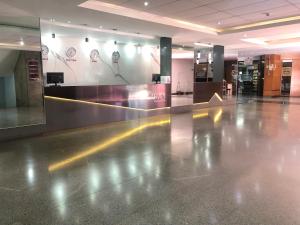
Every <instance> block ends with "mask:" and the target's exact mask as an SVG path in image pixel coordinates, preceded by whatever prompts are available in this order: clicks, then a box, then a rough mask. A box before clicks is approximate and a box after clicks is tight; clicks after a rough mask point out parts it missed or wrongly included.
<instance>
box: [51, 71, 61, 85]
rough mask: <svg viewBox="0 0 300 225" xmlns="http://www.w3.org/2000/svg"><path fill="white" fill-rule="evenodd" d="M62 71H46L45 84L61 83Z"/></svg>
mask: <svg viewBox="0 0 300 225" xmlns="http://www.w3.org/2000/svg"><path fill="white" fill-rule="evenodd" d="M63 83H64V73H62V72H50V73H47V84H55V85H57V84H63Z"/></svg>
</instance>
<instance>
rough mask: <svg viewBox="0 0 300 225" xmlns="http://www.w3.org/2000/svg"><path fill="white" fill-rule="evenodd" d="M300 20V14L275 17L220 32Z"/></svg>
mask: <svg viewBox="0 0 300 225" xmlns="http://www.w3.org/2000/svg"><path fill="white" fill-rule="evenodd" d="M299 21H300V16H292V17H285V18H281V19H274V20H265V21H261V22H257V23H250V24H245V25H240V26H235V27H229V28H226V29H224V30H220V33H229V32H234V31H238V30H244V29H251V28H257V27H262V26H270V25H275V24H277V25H279V24H283V23H297V22H299Z"/></svg>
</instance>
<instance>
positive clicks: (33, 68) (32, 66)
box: [27, 59, 40, 81]
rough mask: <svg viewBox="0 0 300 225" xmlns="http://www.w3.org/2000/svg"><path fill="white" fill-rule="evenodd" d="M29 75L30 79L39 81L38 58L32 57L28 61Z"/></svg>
mask: <svg viewBox="0 0 300 225" xmlns="http://www.w3.org/2000/svg"><path fill="white" fill-rule="evenodd" d="M27 68H28V77H29V80H30V81H38V80H39V79H40V75H39V61H38V60H37V59H30V60H28V61H27Z"/></svg>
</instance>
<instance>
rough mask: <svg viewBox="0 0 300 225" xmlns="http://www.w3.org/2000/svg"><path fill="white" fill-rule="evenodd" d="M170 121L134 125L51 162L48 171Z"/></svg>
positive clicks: (60, 167) (62, 166)
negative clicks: (83, 149) (62, 158)
mask: <svg viewBox="0 0 300 225" xmlns="http://www.w3.org/2000/svg"><path fill="white" fill-rule="evenodd" d="M170 123H171V120H170V119H168V120H161V121H158V122H151V123H145V124H143V125H141V126H139V127H136V128H134V129H131V130H128V131H126V132H124V133H121V134H119V135H116V136H114V137H112V138H109V139H108V140H106V141H104V142H102V143H101V144H99V145H95V146H93V147H91V148H89V149H87V150H85V151H83V152H81V153H79V154H76V155H74V156H72V157H70V158H67V159H66V160H63V161H60V162H57V163H54V164H51V165H50V166H49V167H48V170H49V171H50V172H53V171H55V170H59V169H62V168H64V167H66V166H68V165H70V164H71V163H74V162H76V161H78V160H80V159H83V158H85V157H88V156H90V155H92V154H95V153H99V152H101V151H103V150H104V149H106V148H108V147H109V146H112V145H114V144H116V143H118V142H120V141H122V140H124V139H126V138H128V137H130V136H133V135H135V134H137V133H138V132H140V131H142V130H144V129H147V128H150V127H156V126H163V125H166V124H170Z"/></svg>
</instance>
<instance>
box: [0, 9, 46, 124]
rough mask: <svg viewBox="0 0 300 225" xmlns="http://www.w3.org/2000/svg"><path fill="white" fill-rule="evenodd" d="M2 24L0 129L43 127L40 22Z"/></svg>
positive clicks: (26, 19)
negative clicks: (39, 125)
mask: <svg viewBox="0 0 300 225" xmlns="http://www.w3.org/2000/svg"><path fill="white" fill-rule="evenodd" d="M0 24H1V25H0V30H1V35H0V129H3V128H14V127H21V126H28V125H36V124H41V123H44V101H43V89H42V85H43V76H42V74H43V73H42V62H41V44H40V39H41V37H40V28H39V18H33V17H28V16H26V17H24V16H20V17H18V16H16V15H14V17H9V16H6V17H0Z"/></svg>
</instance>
